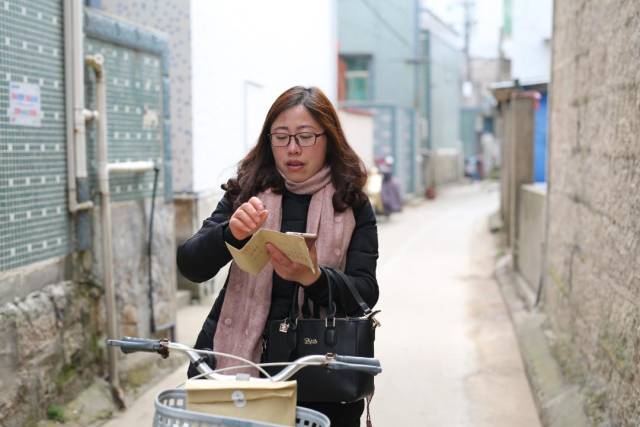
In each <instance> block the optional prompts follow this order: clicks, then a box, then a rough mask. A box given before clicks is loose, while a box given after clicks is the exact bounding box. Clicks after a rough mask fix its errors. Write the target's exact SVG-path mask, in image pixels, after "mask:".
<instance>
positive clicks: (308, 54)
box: [191, 0, 337, 192]
mask: <svg viewBox="0 0 640 427" xmlns="http://www.w3.org/2000/svg"><path fill="white" fill-rule="evenodd" d="M335 10H336V5H335V0H327V1H314V0H278V1H277V2H266V1H263V0H234V1H224V2H223V1H215V2H213V1H208V0H192V4H191V18H192V30H191V36H192V37H191V43H192V61H193V62H192V63H193V69H192V82H193V83H192V94H193V95H192V102H193V105H192V108H193V110H192V112H193V159H194V160H193V162H194V170H193V173H194V191H196V192H200V191H205V190H208V189H218V188H219V187H220V184H222V183H223V182H225V181H226V179H227V178H228V177H230V176H232V175H233V174H234V173H235V170H236V165H237V163H238V161H240V160H241V158H242V157H243V156H244V154H246V152H247V151H248V148H250V147H251V146H253V145H254V144H255V138H256V137H257V135H258V133H259V132H260V127H261V125H262V122H263V120H264V117H265V115H266V112H267V110H268V108H269V106H270V105H271V103H272V102H273V101H274V100H275V99H276V97H277V96H278V95H279V94H280V93H282V92H283V91H284V90H286V89H287V88H289V87H291V86H294V85H303V86H318V87H319V88H320V89H322V90H323V91H324V92H325V93H326V94H327V96H328V97H329V98H330V99H331V100H332V101H333V102H335V100H336V90H337V83H336V79H337V76H336V74H337V34H336V16H335Z"/></svg>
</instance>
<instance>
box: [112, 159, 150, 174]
mask: <svg viewBox="0 0 640 427" xmlns="http://www.w3.org/2000/svg"><path fill="white" fill-rule="evenodd" d="M155 166H156V165H155V163H153V162H149V161H146V162H145V161H141V162H122V163H109V164H107V169H108V170H109V172H150V171H152V170H153V169H154V168H155Z"/></svg>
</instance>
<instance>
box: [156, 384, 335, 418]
mask: <svg viewBox="0 0 640 427" xmlns="http://www.w3.org/2000/svg"><path fill="white" fill-rule="evenodd" d="M186 405H187V394H186V392H185V390H179V389H175V390H165V391H163V392H161V393H160V394H158V396H157V397H156V402H155V406H156V413H155V416H154V417H153V418H154V419H153V425H154V427H196V426H197V427H282V426H278V425H277V424H268V423H262V422H258V421H250V420H243V419H240V418H231V417H223V416H216V415H211V414H203V413H199V412H193V411H187V410H186V409H184V408H185V407H186ZM330 425H331V423H330V422H329V418H327V417H326V416H325V415H324V414H321V413H320V412H317V411H313V410H311V409H308V408H303V407H301V406H298V407H297V408H296V427H330Z"/></svg>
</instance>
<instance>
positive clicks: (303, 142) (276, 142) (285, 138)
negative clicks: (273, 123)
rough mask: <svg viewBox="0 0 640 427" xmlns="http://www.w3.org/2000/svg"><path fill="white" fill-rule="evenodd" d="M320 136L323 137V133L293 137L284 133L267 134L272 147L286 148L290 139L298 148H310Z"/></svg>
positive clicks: (306, 133) (300, 133) (300, 134)
mask: <svg viewBox="0 0 640 427" xmlns="http://www.w3.org/2000/svg"><path fill="white" fill-rule="evenodd" d="M322 135H324V132H321V133H313V132H299V133H295V134H293V135H292V134H288V133H284V132H274V133H270V134H269V139H270V140H271V145H272V146H274V147H288V146H289V143H290V142H291V138H292V137H293V139H294V140H295V141H296V142H297V143H298V145H299V146H300V147H311V146H312V145H314V144H315V143H316V139H317V138H318V137H319V136H322Z"/></svg>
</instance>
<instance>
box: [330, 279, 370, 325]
mask: <svg viewBox="0 0 640 427" xmlns="http://www.w3.org/2000/svg"><path fill="white" fill-rule="evenodd" d="M324 271H325V273H327V275H328V277H327V279H328V280H327V282H328V286H329V296H331V282H332V281H337V280H341V281H342V282H343V283H344V284H345V285H347V289H349V292H351V295H352V296H353V299H355V300H356V303H358V305H359V306H360V309H361V310H362V311H363V312H364V315H365V316H368V315H370V314H371V313H372V311H371V308H370V307H369V305H368V304H367V303H366V302H364V299H363V298H362V295H360V292H358V289H357V288H356V285H355V284H354V283H353V280H351V277H349V276H348V275H346V274H345V273H343V272H342V271H340V270H335V269H333V268H325V269H324ZM329 276H332V277H331V278H329Z"/></svg>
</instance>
